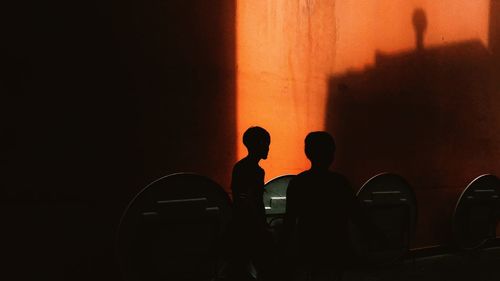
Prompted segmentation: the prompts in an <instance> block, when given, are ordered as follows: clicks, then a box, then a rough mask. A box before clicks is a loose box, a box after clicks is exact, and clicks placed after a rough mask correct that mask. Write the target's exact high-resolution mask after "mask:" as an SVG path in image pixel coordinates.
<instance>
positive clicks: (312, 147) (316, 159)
mask: <svg viewBox="0 0 500 281" xmlns="http://www.w3.org/2000/svg"><path fill="white" fill-rule="evenodd" d="M305 152H306V156H307V158H308V159H309V160H310V161H311V163H312V164H313V166H315V167H319V168H324V169H328V167H330V165H331V164H332V163H333V158H334V155H335V141H334V140H333V137H332V136H331V135H330V134H329V133H327V132H311V133H309V134H308V135H307V137H306V140H305Z"/></svg>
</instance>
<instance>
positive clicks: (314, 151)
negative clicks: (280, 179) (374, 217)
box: [284, 132, 361, 280]
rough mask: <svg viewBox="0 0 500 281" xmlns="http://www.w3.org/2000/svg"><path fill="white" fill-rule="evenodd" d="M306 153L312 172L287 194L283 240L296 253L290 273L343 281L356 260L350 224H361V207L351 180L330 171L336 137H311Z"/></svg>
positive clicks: (317, 134) (297, 179)
mask: <svg viewBox="0 0 500 281" xmlns="http://www.w3.org/2000/svg"><path fill="white" fill-rule="evenodd" d="M305 152H306V155H307V158H308V159H309V160H310V161H311V169H309V170H307V171H304V172H302V173H300V174H298V175H297V176H295V177H294V178H293V179H292V180H291V181H290V183H289V185H288V188H287V192H286V213H285V217H284V239H285V241H287V246H289V248H291V249H292V251H291V254H290V256H289V260H288V261H287V265H286V267H287V271H288V274H292V275H299V276H300V274H301V273H302V272H303V273H305V274H306V276H309V277H310V279H309V280H340V279H341V277H342V274H343V272H344V270H345V269H346V267H347V266H348V264H349V263H351V262H353V248H352V247H351V239H350V234H349V223H350V222H352V221H354V222H358V223H360V222H361V219H360V213H361V212H360V211H361V208H360V206H359V205H358V203H357V199H356V196H355V194H354V190H353V189H352V188H351V185H350V184H349V182H348V180H347V179H346V178H345V177H344V176H343V175H341V174H339V173H336V172H333V171H330V170H329V167H330V165H331V164H332V163H333V159H334V154H335V142H334V140H333V138H332V137H331V136H330V135H329V134H328V133H326V132H312V133H309V134H308V135H307V137H306V140H305ZM295 278H296V277H295Z"/></svg>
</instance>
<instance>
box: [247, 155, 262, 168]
mask: <svg viewBox="0 0 500 281" xmlns="http://www.w3.org/2000/svg"><path fill="white" fill-rule="evenodd" d="M245 158H246V159H248V161H249V162H250V163H252V164H255V165H259V161H260V157H257V156H255V155H252V154H248V155H247V157H245Z"/></svg>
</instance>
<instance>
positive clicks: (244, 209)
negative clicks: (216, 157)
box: [228, 127, 274, 280]
mask: <svg viewBox="0 0 500 281" xmlns="http://www.w3.org/2000/svg"><path fill="white" fill-rule="evenodd" d="M270 142H271V137H270V135H269V133H268V132H267V131H266V130H265V129H263V128H261V127H251V128H249V129H247V130H246V131H245V133H244V134H243V144H244V145H245V147H246V148H247V150H248V155H247V156H246V157H244V158H243V159H241V160H239V161H238V162H237V163H236V164H235V165H234V168H233V173H232V177H231V191H232V195H233V220H232V223H231V233H230V236H231V238H230V239H229V241H228V243H229V244H230V245H232V247H231V250H230V257H229V272H228V275H229V276H228V277H229V279H230V280H250V279H251V278H252V276H251V275H250V272H249V270H248V268H249V265H250V264H253V265H254V267H255V270H256V271H257V272H256V273H257V274H256V275H257V278H258V280H272V278H271V277H270V270H271V269H272V268H273V267H274V266H273V264H272V263H273V258H272V255H273V252H274V251H272V249H273V246H272V236H271V233H270V232H269V231H267V222H266V211H265V207H264V198H263V193H264V175H265V172H264V170H263V169H262V168H261V167H260V166H259V162H260V161H261V160H264V159H267V156H268V153H269V145H270Z"/></svg>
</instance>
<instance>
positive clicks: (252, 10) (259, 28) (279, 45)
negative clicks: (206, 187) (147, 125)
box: [236, 0, 489, 179]
mask: <svg viewBox="0 0 500 281" xmlns="http://www.w3.org/2000/svg"><path fill="white" fill-rule="evenodd" d="M416 8H421V9H423V10H424V11H425V13H426V16H427V22H428V24H427V29H426V33H425V39H424V44H425V46H429V47H430V46H439V45H445V44H450V43H453V42H458V41H464V40H470V39H475V40H480V41H481V42H483V43H484V44H487V42H488V12H489V1H488V0H475V1H469V0H462V1H458V0H441V1H425V0H413V1H410V0H409V1H400V0H385V1H382V0H356V1H355V0H343V1H335V0H316V1H314V0H309V1H305V0H301V1H253V0H239V1H238V3H237V11H236V33H237V35H236V36H237V40H236V41H237V43H236V45H237V48H236V53H237V54H236V60H237V109H236V110H237V136H238V137H239V140H238V143H239V145H238V157H239V158H241V157H243V156H244V155H245V153H246V152H245V148H244V147H243V146H242V144H241V136H242V134H243V132H244V131H245V129H246V128H248V127H249V126H252V125H259V126H262V127H264V128H266V129H267V130H268V131H269V132H270V133H271V148H270V154H269V158H268V160H266V161H263V162H262V166H263V167H264V168H265V169H266V179H270V178H272V177H275V176H278V175H281V174H284V173H297V172H299V171H301V170H304V169H306V168H307V167H308V162H307V159H306V158H305V156H304V153H303V139H304V137H305V135H306V134H307V132H310V131H314V130H323V129H325V105H326V100H327V92H328V79H329V77H330V76H332V75H334V74H340V73H344V72H345V71H347V70H352V69H356V70H360V69H363V68H364V67H367V66H369V65H371V64H373V63H374V57H375V53H376V52H377V51H381V52H384V53H394V52H401V51H403V50H411V49H413V48H414V46H415V33H414V30H413V25H412V14H413V11H414V10H415V9H416Z"/></svg>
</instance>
